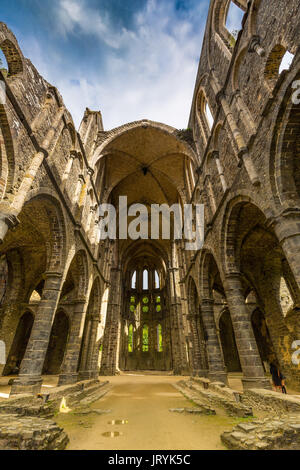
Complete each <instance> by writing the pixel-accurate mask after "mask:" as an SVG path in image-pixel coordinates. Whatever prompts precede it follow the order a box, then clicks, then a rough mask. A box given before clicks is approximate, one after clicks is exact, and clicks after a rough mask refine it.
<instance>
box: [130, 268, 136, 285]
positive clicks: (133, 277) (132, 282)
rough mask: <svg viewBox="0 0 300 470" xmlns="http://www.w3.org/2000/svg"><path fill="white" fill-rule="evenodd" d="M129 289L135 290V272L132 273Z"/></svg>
mask: <svg viewBox="0 0 300 470" xmlns="http://www.w3.org/2000/svg"><path fill="white" fill-rule="evenodd" d="M131 289H136V271H134V273H133V275H132V278H131Z"/></svg>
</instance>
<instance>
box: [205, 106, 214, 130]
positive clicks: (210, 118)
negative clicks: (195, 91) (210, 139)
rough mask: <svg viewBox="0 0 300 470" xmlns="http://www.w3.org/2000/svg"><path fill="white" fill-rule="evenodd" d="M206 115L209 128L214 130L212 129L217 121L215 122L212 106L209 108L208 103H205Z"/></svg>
mask: <svg viewBox="0 0 300 470" xmlns="http://www.w3.org/2000/svg"><path fill="white" fill-rule="evenodd" d="M205 115H206V120H207V124H208V127H209V129H210V130H212V127H213V125H214V121H215V120H214V117H213V115H212V112H211V109H210V106H209V104H208V102H207V101H206V103H205Z"/></svg>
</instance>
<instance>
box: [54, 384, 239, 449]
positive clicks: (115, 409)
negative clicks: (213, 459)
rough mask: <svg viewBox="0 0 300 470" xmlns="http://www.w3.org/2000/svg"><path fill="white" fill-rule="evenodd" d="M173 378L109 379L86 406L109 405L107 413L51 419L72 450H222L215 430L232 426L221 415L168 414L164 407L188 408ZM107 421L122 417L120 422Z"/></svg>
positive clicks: (103, 407) (102, 406)
mask: <svg viewBox="0 0 300 470" xmlns="http://www.w3.org/2000/svg"><path fill="white" fill-rule="evenodd" d="M178 380H179V378H178V377H167V376H133V375H131V376H129V375H122V376H118V377H110V378H109V381H110V383H111V384H112V385H113V388H112V390H111V391H110V392H109V393H108V394H107V395H106V396H105V397H103V398H102V399H101V400H99V401H98V402H96V403H94V404H93V405H92V408H98V409H100V408H101V409H111V410H112V413H110V414H107V415H101V416H99V415H95V414H90V415H88V416H76V415H73V414H72V413H70V414H67V415H59V416H58V418H57V419H56V421H57V422H58V423H59V424H60V425H62V426H63V427H64V429H65V430H66V432H67V434H68V435H69V437H70V444H69V446H68V449H70V450H71V449H72V450H78V449H80V450H89V449H95V450H101V449H107V450H126V449H128V450H131V449H136V450H147V449H148V450H171V449H177V450H191V449H200V450H204V449H206V450H208V449H224V447H223V445H222V443H221V441H220V434H221V433H222V432H223V431H224V430H226V429H231V428H232V426H233V425H235V424H237V422H238V421H237V419H234V418H229V417H227V416H225V415H224V414H222V415H218V416H198V415H189V414H184V415H183V414H178V413H171V412H169V408H182V407H190V406H192V405H191V403H190V402H189V401H188V400H186V399H185V398H184V397H183V396H182V395H181V394H180V393H178V392H177V391H176V390H175V388H174V387H173V386H172V383H176V382H178ZM111 420H128V424H125V425H112V424H109V421H111ZM111 431H117V432H121V433H122V435H121V436H119V437H116V438H107V437H104V436H103V435H102V434H103V433H105V432H111Z"/></svg>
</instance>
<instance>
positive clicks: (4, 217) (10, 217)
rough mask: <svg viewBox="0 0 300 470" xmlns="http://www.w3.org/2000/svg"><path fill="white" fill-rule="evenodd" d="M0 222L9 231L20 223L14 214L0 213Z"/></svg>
mask: <svg viewBox="0 0 300 470" xmlns="http://www.w3.org/2000/svg"><path fill="white" fill-rule="evenodd" d="M0 221H3V222H4V223H5V224H6V225H7V226H8V228H9V229H12V228H15V227H16V226H17V225H19V223H20V221H19V219H18V217H16V216H15V215H14V214H6V213H3V212H2V213H0Z"/></svg>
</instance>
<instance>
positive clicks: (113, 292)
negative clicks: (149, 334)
mask: <svg viewBox="0 0 300 470" xmlns="http://www.w3.org/2000/svg"><path fill="white" fill-rule="evenodd" d="M110 284H111V285H110V291H109V302H108V306H107V316H106V325H105V333H104V341H103V352H102V361H101V369H100V375H115V374H116V371H117V362H118V358H117V354H118V341H119V331H120V315H121V297H122V286H121V270H120V268H111V282H110Z"/></svg>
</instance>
